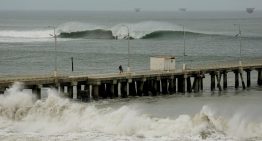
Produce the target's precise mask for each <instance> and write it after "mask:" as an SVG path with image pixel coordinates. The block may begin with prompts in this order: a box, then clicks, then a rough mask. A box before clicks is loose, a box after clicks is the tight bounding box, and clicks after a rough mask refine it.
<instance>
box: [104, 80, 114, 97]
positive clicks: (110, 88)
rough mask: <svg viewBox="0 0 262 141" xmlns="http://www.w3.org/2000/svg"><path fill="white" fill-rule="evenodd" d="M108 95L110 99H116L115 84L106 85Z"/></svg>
mask: <svg viewBox="0 0 262 141" xmlns="http://www.w3.org/2000/svg"><path fill="white" fill-rule="evenodd" d="M105 91H106V95H107V96H108V97H109V98H111V99H112V98H113V97H114V84H112V83H106V90H105Z"/></svg>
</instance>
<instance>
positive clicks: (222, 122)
mask: <svg viewBox="0 0 262 141" xmlns="http://www.w3.org/2000/svg"><path fill="white" fill-rule="evenodd" d="M47 95H48V96H47V98H46V99H44V100H36V99H35V98H34V96H33V94H32V93H31V92H29V91H23V85H22V84H19V83H16V84H14V85H13V86H12V87H11V88H10V89H8V90H7V91H6V92H5V93H4V95H0V123H1V124H0V129H1V130H0V138H1V137H2V138H5V139H11V138H12V134H8V133H9V132H12V133H15V135H14V136H17V135H23V136H27V137H28V138H29V139H30V138H32V137H33V138H35V139H37V138H38V139H43V138H44V137H49V136H63V135H67V138H70V137H71V135H73V138H75V139H78V137H82V136H86V137H89V136H92V135H95V136H96V137H95V138H93V139H91V140H94V139H104V140H106V139H108V138H111V139H112V138H113V139H116V140H117V139H119V138H121V137H125V138H130V139H132V140H137V139H141V138H142V139H144V140H172V139H175V140H192V139H193V140H239V139H254V138H257V139H258V138H261V137H262V132H261V125H262V123H261V122H259V121H257V122H255V121H251V120H248V118H247V117H246V116H245V115H246V114H245V113H241V112H235V113H232V116H230V117H229V118H228V117H225V116H222V115H221V114H220V113H219V111H218V110H217V108H215V107H213V106H212V105H203V106H202V108H201V109H199V112H197V113H196V114H193V115H190V114H186V113H185V114H180V115H178V116H176V117H174V118H171V117H156V116H153V115H150V114H148V113H145V112H144V111H143V110H142V109H141V108H138V107H139V104H137V103H136V102H134V103H132V102H131V103H126V104H123V105H121V104H118V107H112V106H110V103H108V102H106V101H104V102H102V103H97V102H91V103H78V102H74V101H70V100H69V99H66V98H63V97H61V94H59V93H58V92H57V91H56V90H55V89H48V90H47ZM177 98H179V97H177ZM115 102H117V101H114V103H115ZM145 102H146V101H145ZM68 135H70V136H68ZM55 139H58V138H55ZM61 140H63V138H62V139H61Z"/></svg>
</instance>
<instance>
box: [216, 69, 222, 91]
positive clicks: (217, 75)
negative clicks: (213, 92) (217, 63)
mask: <svg viewBox="0 0 262 141" xmlns="http://www.w3.org/2000/svg"><path fill="white" fill-rule="evenodd" d="M221 77H222V75H221V73H220V71H218V72H216V78H217V88H218V89H219V91H222V87H221V84H220V81H221Z"/></svg>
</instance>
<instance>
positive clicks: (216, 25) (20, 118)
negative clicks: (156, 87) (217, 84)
mask: <svg viewBox="0 0 262 141" xmlns="http://www.w3.org/2000/svg"><path fill="white" fill-rule="evenodd" d="M234 24H237V25H234ZM238 25H240V27H241V31H242V32H241V33H242V34H241V35H242V36H241V37H242V38H241V43H242V48H241V51H242V52H241V59H242V60H243V62H244V63H249V62H252V61H253V60H261V53H262V48H261V44H262V34H261V33H262V28H261V27H262V16H261V12H259V11H258V12H255V13H253V14H247V13H245V12H138V13H137V12H136V13H135V12H88V11H85V12H83V11H79V12H76V11H75V12H70V11H60V12H56V11H53V12H44V11H42V12H32V11H24V12H21V11H12V12H11V11H1V13H0V76H1V77H7V78H8V77H10V76H21V75H45V74H52V72H53V71H54V66H55V55H57V59H58V60H57V65H58V74H61V75H62V74H71V75H76V74H94V73H118V66H119V65H122V66H123V67H124V70H126V68H127V60H128V41H127V40H126V39H127V37H128V33H129V35H130V38H132V39H130V61H131V65H130V66H131V71H133V72H135V71H143V70H148V69H149V57H150V56H154V55H174V56H176V63H177V67H178V68H179V67H181V64H182V63H183V53H184V52H183V51H184V32H183V26H184V29H185V30H184V31H185V43H186V44H185V51H186V52H185V54H186V56H185V63H186V64H187V65H188V66H190V67H193V66H201V65H206V64H219V63H237V62H238V60H239V57H240V42H239V41H240V40H239V37H235V35H237V34H238V33H239V31H238ZM48 26H55V27H56V28H55V29H56V34H57V36H58V39H57V52H55V48H54V38H53V37H52V36H50V34H54V33H53V32H54V31H53V28H50V27H48ZM116 38H117V40H116ZM71 57H73V58H74V65H75V66H74V68H75V71H74V72H71V62H70V61H71ZM251 76H252V78H251V80H252V84H251V85H252V87H251V88H249V89H248V90H242V89H234V88H233V86H234V77H233V76H232V73H229V81H228V85H229V88H228V89H227V90H226V91H223V92H218V91H215V92H211V91H210V84H209V83H210V82H209V80H210V78H209V76H206V78H205V82H204V84H205V88H204V91H203V92H200V93H198V94H186V95H182V94H176V95H170V96H157V97H134V98H127V99H113V100H100V101H92V102H90V103H81V102H78V101H71V100H69V99H66V98H64V97H62V96H61V95H62V94H61V93H59V92H57V90H54V89H47V90H46V94H47V97H46V99H43V100H38V101H37V100H36V98H35V97H34V95H32V94H31V91H25V90H23V85H22V84H19V83H16V84H14V85H13V86H12V87H10V88H9V89H8V90H6V91H5V92H4V94H3V95H0V140H7V141H13V140H17V141H20V140H21V141H24V140H32V141H42V140H63V141H64V140H81V141H82V140H114V141H115V140H116V141H118V140H121V141H122V140H138V141H139V140H145V141H147V140H148V141H158V140H172V141H173V140H262V132H261V128H262V122H261V115H262V113H261V106H262V105H261V98H262V96H261V91H262V89H261V87H258V86H257V84H256V79H257V72H256V71H253V72H252V74H251Z"/></svg>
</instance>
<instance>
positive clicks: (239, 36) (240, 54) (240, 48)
mask: <svg viewBox="0 0 262 141" xmlns="http://www.w3.org/2000/svg"><path fill="white" fill-rule="evenodd" d="M234 26H238V34H236V35H235V37H238V38H239V58H238V59H239V66H242V39H241V38H242V37H241V34H242V32H241V28H240V24H234Z"/></svg>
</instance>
